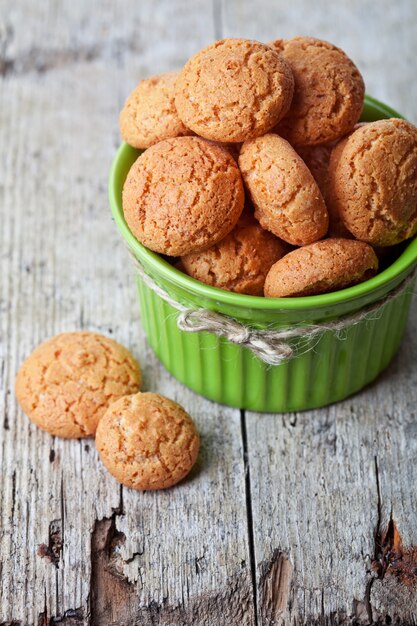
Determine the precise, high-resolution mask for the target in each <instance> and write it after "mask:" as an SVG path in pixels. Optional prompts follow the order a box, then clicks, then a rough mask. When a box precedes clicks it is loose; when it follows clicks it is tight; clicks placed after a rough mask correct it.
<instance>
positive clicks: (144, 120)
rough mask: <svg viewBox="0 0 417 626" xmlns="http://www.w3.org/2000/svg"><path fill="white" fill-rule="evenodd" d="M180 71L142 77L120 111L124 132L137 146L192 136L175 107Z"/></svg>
mask: <svg viewBox="0 0 417 626" xmlns="http://www.w3.org/2000/svg"><path fill="white" fill-rule="evenodd" d="M177 76H178V72H169V73H167V74H160V75H159V76H152V77H151V78H147V79H145V80H141V81H140V83H139V85H138V86H137V87H136V89H134V90H133V91H132V93H131V94H130V96H129V97H128V99H127V100H126V102H125V105H124V107H123V109H122V111H121V113H120V119H119V122H120V134H121V135H122V137H123V139H124V141H126V143H128V144H129V145H131V146H133V147H134V148H149V146H152V145H153V144H154V143H157V142H158V141H162V140H163V139H170V138H171V137H178V136H181V135H191V134H192V132H191V131H190V130H189V129H188V128H186V126H185V125H184V124H183V123H182V121H181V120H180V118H179V117H178V113H177V110H176V108H175V102H174V98H175V82H176V80H177Z"/></svg>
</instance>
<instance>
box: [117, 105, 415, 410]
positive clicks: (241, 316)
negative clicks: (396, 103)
mask: <svg viewBox="0 0 417 626" xmlns="http://www.w3.org/2000/svg"><path fill="white" fill-rule="evenodd" d="M389 117H401V116H400V115H399V114H398V113H397V112H396V111H394V110H393V109H391V108H390V107H388V106H386V105H385V104H382V103H380V102H377V101H376V100H374V99H373V98H371V97H369V96H367V97H366V99H365V106H364V111H363V115H362V118H361V119H362V121H373V120H377V119H383V118H389ZM139 154H140V151H138V150H135V149H133V148H131V147H130V146H128V145H127V144H122V145H121V146H120V148H119V150H118V152H117V154H116V156H115V159H114V161H113V165H112V168H111V171H110V179H109V194H110V205H111V208H112V212H113V216H114V219H115V221H116V224H117V226H118V228H119V230H120V232H121V234H122V236H123V238H124V240H125V242H126V243H127V245H128V247H129V248H130V250H131V252H132V253H133V255H134V257H135V258H136V259H137V260H138V261H139V263H140V264H141V265H142V267H143V268H144V270H145V272H146V273H147V274H149V276H150V277H151V278H153V280H154V281H155V282H156V283H157V284H158V285H159V286H160V287H162V288H163V289H164V290H165V291H166V292H167V293H168V294H169V296H170V297H171V298H173V299H175V300H176V301H177V302H179V303H181V304H182V305H184V306H186V307H189V308H201V307H203V308H206V309H210V310H212V311H216V312H218V313H221V314H223V315H227V316H230V317H232V318H234V319H237V320H239V321H240V322H242V323H244V324H246V325H248V326H250V327H252V328H257V329H265V328H268V329H271V328H286V327H289V326H292V325H294V324H297V325H302V324H306V323H313V322H314V323H319V322H323V321H329V320H337V319H338V318H339V317H340V316H344V315H348V314H353V313H355V312H357V311H359V310H360V309H362V308H363V307H365V306H367V305H370V304H372V303H374V302H376V301H377V300H380V299H381V298H383V297H384V296H386V295H387V294H388V293H389V292H390V291H392V290H393V289H395V288H396V287H397V286H398V285H399V284H400V283H401V282H402V281H403V280H404V279H405V278H406V277H407V275H408V274H409V273H410V272H412V271H413V269H414V267H415V266H416V264H417V239H414V240H412V241H411V242H410V243H408V245H407V247H406V248H405V249H404V250H403V252H402V254H401V255H400V256H399V257H398V258H397V259H396V260H395V261H394V262H393V263H392V264H391V265H390V266H389V267H388V268H387V269H385V270H384V271H382V272H381V273H379V274H378V275H377V276H375V277H373V278H371V279H370V280H367V281H366V282H363V283H361V284H359V285H355V286H353V287H349V288H347V289H342V290H340V291H336V292H332V293H328V294H323V295H318V296H308V297H299V298H261V297H257V296H246V295H241V294H236V293H231V292H228V291H223V290H221V289H216V288H214V287H209V286H208V285H205V284H203V283H200V282H198V281H196V280H194V279H193V278H190V277H189V276H187V275H185V274H183V273H182V272H180V271H179V270H177V269H175V268H174V267H173V266H172V265H170V264H169V263H168V262H167V261H165V260H164V259H163V258H161V257H160V256H159V255H158V254H155V253H154V252H151V251H150V250H148V249H147V248H145V247H144V246H143V245H141V244H140V243H139V242H138V241H137V240H136V239H135V237H134V236H133V235H132V233H131V232H130V230H129V228H128V226H127V224H126V222H125V220H124V217H123V210H122V188H123V184H124V181H125V178H126V176H127V173H128V171H129V169H130V167H131V165H132V164H133V162H134V161H135V160H136V159H137V157H138V155H139ZM413 284H414V283H413ZM137 286H138V291H139V299H140V303H141V319H142V325H143V327H144V329H145V332H146V335H147V337H148V341H149V343H150V345H151V346H152V348H153V350H154V351H155V353H156V355H157V356H158V358H159V359H160V360H161V362H162V363H163V364H164V365H165V367H166V368H167V369H168V370H169V371H170V372H171V373H172V374H173V375H174V376H175V377H176V378H177V379H178V380H180V381H181V382H182V383H184V384H185V385H187V386H188V387H190V388H191V389H193V390H194V391H196V392H197V393H199V394H201V395H203V396H205V397H206V398H209V399H211V400H215V401H216V402H220V403H222V404H227V405H230V406H233V407H237V408H242V409H251V410H254V411H267V412H287V411H301V410H305V409H311V408H316V407H321V406H325V405H327V404H330V403H332V402H336V401H338V400H342V399H343V398H346V397H347V396H349V395H351V394H353V393H355V392H357V391H359V390H360V389H362V388H363V387H364V386H365V385H367V384H368V383H369V382H371V381H372V380H374V379H375V378H376V377H377V376H378V374H380V372H381V371H382V370H383V369H384V368H386V367H387V365H388V364H389V363H390V361H391V360H392V358H393V357H394V355H395V353H396V352H397V350H398V348H399V346H400V343H401V339H402V337H403V334H404V330H405V326H406V322H407V317H408V312H409V307H410V301H411V293H412V285H411V286H410V288H409V289H407V290H405V291H404V292H403V293H401V295H399V297H397V298H395V299H393V300H390V301H389V302H388V303H387V304H386V305H385V306H384V307H383V308H382V309H381V310H379V311H378V313H377V314H375V315H373V316H372V317H371V318H370V319H365V320H363V321H361V322H359V323H357V324H355V325H353V326H351V327H348V328H346V329H344V330H343V331H342V332H339V333H334V332H330V331H326V332H324V333H323V334H321V335H320V336H319V337H317V336H316V337H315V338H313V339H311V340H305V339H294V340H291V342H292V345H293V347H294V348H295V351H296V354H297V356H296V357H295V358H293V359H291V360H289V361H286V362H284V363H282V364H280V365H276V366H270V365H267V364H265V363H264V362H263V361H261V360H260V359H259V358H257V357H256V356H254V355H253V353H252V352H251V351H249V350H248V349H247V348H244V347H242V346H238V345H234V344H232V343H230V342H229V341H228V340H226V339H224V338H220V337H218V336H216V335H214V334H211V333H207V332H199V333H189V332H185V331H182V330H180V329H179V328H178V327H177V324H176V319H177V316H178V311H177V310H176V309H175V308H173V307H172V306H170V305H169V304H168V303H167V302H165V301H164V300H163V299H162V298H161V297H160V296H159V295H158V294H157V293H155V292H154V291H152V290H151V289H150V288H149V287H148V286H146V285H145V284H144V283H143V281H142V280H141V278H140V277H139V276H138V278H137Z"/></svg>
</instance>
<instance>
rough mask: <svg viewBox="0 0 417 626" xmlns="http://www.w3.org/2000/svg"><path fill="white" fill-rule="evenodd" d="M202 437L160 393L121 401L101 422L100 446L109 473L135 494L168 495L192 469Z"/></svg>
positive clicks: (112, 406) (183, 413) (192, 424)
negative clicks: (157, 492) (165, 492)
mask: <svg viewBox="0 0 417 626" xmlns="http://www.w3.org/2000/svg"><path fill="white" fill-rule="evenodd" d="M199 443H200V441H199V436H198V433H197V430H196V427H195V425H194V422H193V421H192V419H191V417H190V416H189V415H188V413H186V412H185V411H184V409H183V408H182V407H181V406H180V405H179V404H177V403H176V402H173V401H172V400H168V398H164V397H163V396H161V395H159V394H157V393H138V394H135V395H132V396H126V397H125V398H120V399H119V400H118V401H117V402H115V403H113V404H112V405H111V406H110V407H109V408H108V409H107V411H106V413H105V415H104V416H103V418H102V419H101V420H100V423H99V426H98V428H97V434H96V446H97V450H98V452H99V454H100V458H101V460H102V461H103V463H104V465H105V466H106V467H107V469H108V470H109V472H110V473H111V474H113V476H114V477H115V478H117V480H118V481H119V482H121V483H122V484H123V485H126V486H127V487H131V488H133V489H140V490H145V489H165V488H167V487H172V486H173V485H175V484H176V483H178V482H179V481H180V480H182V479H183V478H184V477H185V476H186V475H187V474H188V472H189V471H190V470H191V468H192V466H193V465H194V463H195V461H196V459H197V454H198V449H199Z"/></svg>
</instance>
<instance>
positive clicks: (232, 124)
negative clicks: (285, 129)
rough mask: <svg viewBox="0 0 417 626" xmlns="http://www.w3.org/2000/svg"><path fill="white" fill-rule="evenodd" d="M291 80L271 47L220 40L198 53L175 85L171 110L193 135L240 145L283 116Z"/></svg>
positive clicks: (241, 41) (239, 41) (290, 89)
mask: <svg viewBox="0 0 417 626" xmlns="http://www.w3.org/2000/svg"><path fill="white" fill-rule="evenodd" d="M293 90H294V78H293V75H292V72H291V70H290V68H289V66H288V64H287V63H286V61H285V60H284V59H283V58H282V56H281V55H279V54H278V53H277V52H275V51H274V50H273V49H272V48H271V47H269V46H267V45H265V44H262V43H259V42H258V41H250V40H248V39H222V40H220V41H216V42H215V43H213V44H211V45H210V46H207V48H204V49H203V50H200V52H197V54H195V55H194V56H193V57H191V59H189V61H188V62H187V63H186V64H185V66H184V67H183V69H182V70H181V72H180V74H179V77H178V80H177V83H176V96H175V106H176V108H177V111H178V114H179V116H180V118H181V119H182V121H183V122H184V124H185V125H186V126H187V127H188V128H191V129H192V130H193V131H194V132H195V133H197V134H198V135H201V136H202V137H205V138H206V139H211V140H213V141H222V142H241V141H245V140H246V139H250V138H253V137H258V136H260V135H263V134H264V133H266V132H268V131H269V130H270V129H271V128H273V126H275V125H276V124H277V123H278V122H279V121H280V120H281V119H282V118H283V117H284V115H285V114H286V113H287V111H288V109H289V107H290V104H291V100H292V96H293Z"/></svg>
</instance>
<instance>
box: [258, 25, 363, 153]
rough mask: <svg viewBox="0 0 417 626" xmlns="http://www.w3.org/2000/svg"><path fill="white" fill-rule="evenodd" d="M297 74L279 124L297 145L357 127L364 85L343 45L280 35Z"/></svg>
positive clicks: (278, 46) (277, 44) (279, 44)
mask: <svg viewBox="0 0 417 626" xmlns="http://www.w3.org/2000/svg"><path fill="white" fill-rule="evenodd" d="M270 46H271V47H272V48H273V49H274V50H276V51H277V52H280V53H281V54H282V56H283V58H284V59H285V60H286V61H287V63H288V65H289V66H290V67H291V69H292V72H293V74H294V81H295V87H294V97H293V101H292V103H291V108H290V110H289V113H288V114H287V115H286V116H285V118H284V119H283V120H282V122H281V123H280V124H279V125H278V126H277V127H276V128H275V129H274V132H277V133H278V134H279V135H282V136H283V137H285V138H286V139H288V141H289V142H290V143H291V144H292V145H294V146H307V145H316V144H322V143H329V142H331V141H334V140H335V139H338V138H339V137H341V136H342V135H344V134H346V133H348V132H349V131H351V130H352V128H353V127H354V125H355V124H356V122H357V121H358V120H359V117H360V115H361V112H362V108H363V100H364V95H365V85H364V82H363V79H362V76H361V74H360V72H359V70H358V68H357V67H356V65H355V64H354V63H353V61H351V60H350V59H349V57H348V56H347V55H346V54H345V53H344V52H343V51H342V50H340V48H337V47H336V46H334V45H332V44H330V43H328V42H327V41H322V40H320V39H315V38H313V37H294V38H293V39H277V40H276V41H273V42H271V43H270Z"/></svg>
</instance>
